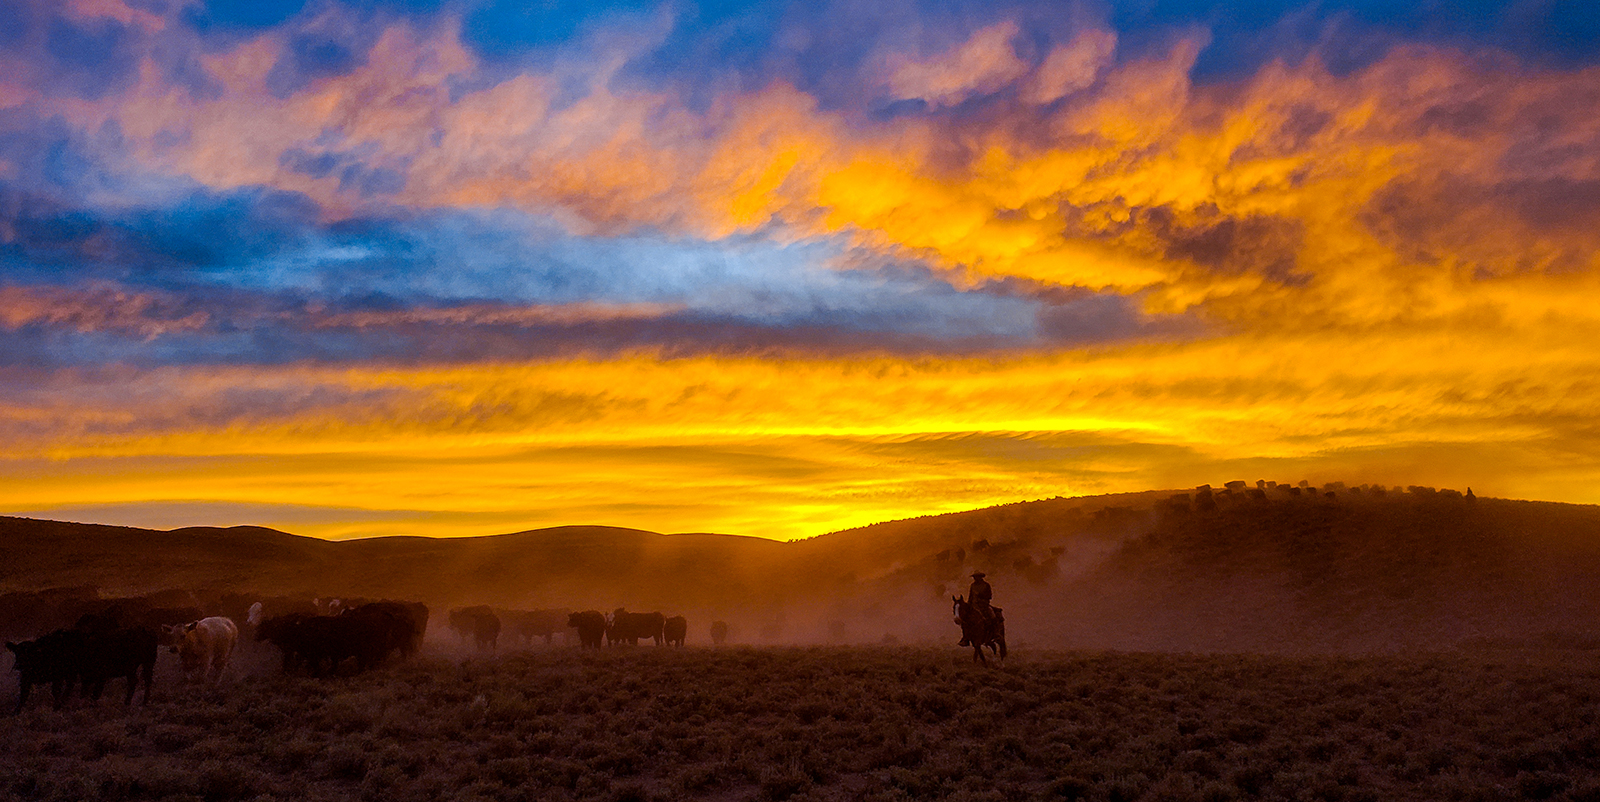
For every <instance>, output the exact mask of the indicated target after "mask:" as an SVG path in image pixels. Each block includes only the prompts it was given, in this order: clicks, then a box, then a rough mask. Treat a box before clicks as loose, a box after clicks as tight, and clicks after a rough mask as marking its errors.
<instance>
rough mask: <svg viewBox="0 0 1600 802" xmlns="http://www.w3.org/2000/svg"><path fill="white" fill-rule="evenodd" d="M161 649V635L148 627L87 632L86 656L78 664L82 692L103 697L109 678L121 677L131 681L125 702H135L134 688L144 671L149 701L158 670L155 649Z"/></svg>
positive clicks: (148, 701) (156, 650) (145, 693)
mask: <svg viewBox="0 0 1600 802" xmlns="http://www.w3.org/2000/svg"><path fill="white" fill-rule="evenodd" d="M159 651H160V638H158V637H157V636H156V632H155V630H153V629H150V628H148V627H129V628H126V629H114V630H111V631H110V632H92V633H89V634H88V644H87V646H86V648H85V652H84V660H83V664H82V666H81V667H80V668H79V677H80V678H81V679H82V680H83V692H84V694H86V695H87V696H88V697H89V698H90V699H91V700H93V701H96V702H98V701H100V694H101V692H103V691H104V690H105V688H106V680H110V679H116V678H118V677H121V678H123V679H126V680H127V681H128V691H127V693H126V694H125V695H124V696H123V697H122V703H123V704H125V705H129V704H133V691H134V688H135V687H137V686H138V684H139V675H140V674H141V673H143V675H144V703H145V704H149V703H150V680H151V677H152V676H153V675H154V674H155V670H156V653H157V652H159Z"/></svg>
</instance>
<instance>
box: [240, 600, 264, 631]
mask: <svg viewBox="0 0 1600 802" xmlns="http://www.w3.org/2000/svg"><path fill="white" fill-rule="evenodd" d="M261 612H262V607H261V602H256V603H255V604H252V605H250V613H249V614H248V615H246V616H245V619H244V622H245V623H246V624H249V625H250V626H253V627H259V626H261V619H262V617H263V616H262V615H261Z"/></svg>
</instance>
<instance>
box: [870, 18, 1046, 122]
mask: <svg viewBox="0 0 1600 802" xmlns="http://www.w3.org/2000/svg"><path fill="white" fill-rule="evenodd" d="M1020 32H1021V29H1020V28H1019V27H1018V26H1017V24H1016V23H1015V22H1012V21H1010V20H1007V21H1004V22H999V23H996V24H994V25H991V26H989V27H987V28H984V29H982V30H979V31H977V32H975V33H973V34H972V36H971V37H970V38H969V39H967V41H966V42H964V43H963V44H962V45H961V46H960V47H957V48H955V49H953V50H951V51H950V52H947V53H941V54H939V55H937V56H934V57H932V58H928V59H913V58H909V57H907V56H904V55H901V54H891V55H890V56H889V57H888V72H889V75H888V79H887V83H888V86H889V91H891V92H893V93H894V96H895V97H897V98H903V99H916V100H926V101H927V102H928V103H930V104H932V105H934V106H954V105H956V104H958V103H960V102H961V101H963V100H966V99H967V98H968V97H971V96H973V95H981V94H986V93H988V92H993V91H995V90H998V89H1000V88H1001V87H1003V86H1005V85H1007V84H1009V83H1011V82H1012V81H1015V80H1016V79H1018V78H1020V77H1021V76H1022V75H1023V74H1024V73H1026V72H1027V70H1028V65H1027V64H1025V63H1024V62H1023V61H1022V59H1020V58H1017V54H1016V51H1015V50H1014V49H1013V48H1012V46H1011V40H1012V39H1015V38H1016V37H1017V34H1018V33H1020Z"/></svg>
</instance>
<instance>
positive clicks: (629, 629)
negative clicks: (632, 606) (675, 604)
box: [606, 607, 666, 646]
mask: <svg viewBox="0 0 1600 802" xmlns="http://www.w3.org/2000/svg"><path fill="white" fill-rule="evenodd" d="M665 624H666V616H664V615H662V614H661V613H630V612H628V611H627V610H624V609H623V608H621V607H618V608H617V609H616V612H614V613H612V614H611V626H610V627H608V628H607V629H606V641H607V642H608V643H613V644H614V643H620V642H622V641H627V642H628V643H629V644H632V645H634V646H637V645H639V639H640V638H653V639H654V640H655V642H656V645H657V646H660V645H661V629H662V627H663V626H664V625H665Z"/></svg>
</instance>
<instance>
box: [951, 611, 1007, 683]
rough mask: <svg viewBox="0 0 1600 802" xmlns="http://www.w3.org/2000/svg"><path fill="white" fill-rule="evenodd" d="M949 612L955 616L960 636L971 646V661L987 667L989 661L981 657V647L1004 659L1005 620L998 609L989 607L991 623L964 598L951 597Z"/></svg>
mask: <svg viewBox="0 0 1600 802" xmlns="http://www.w3.org/2000/svg"><path fill="white" fill-rule="evenodd" d="M950 601H951V602H952V604H951V606H950V610H951V612H952V613H954V614H955V618H956V625H957V626H959V627H961V636H962V637H963V638H964V639H966V641H967V642H968V643H971V644H972V661H973V662H974V663H982V664H984V665H985V666H987V665H989V659H988V658H987V657H984V655H983V647H985V646H987V647H989V651H991V652H994V653H995V654H996V655H998V656H999V657H1000V659H1001V660H1002V661H1004V660H1005V659H1006V619H1005V616H1003V615H1001V614H1000V608H999V607H990V608H989V610H990V611H991V612H993V613H994V619H993V620H992V621H985V620H984V619H983V615H982V613H979V612H978V610H977V608H976V607H974V606H973V604H972V603H971V602H968V601H967V600H966V599H965V598H964V597H961V596H951V597H950Z"/></svg>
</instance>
